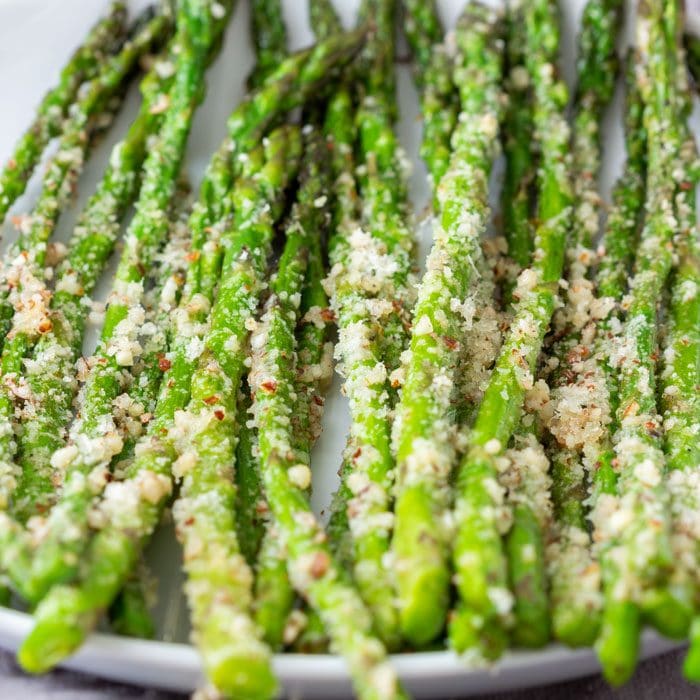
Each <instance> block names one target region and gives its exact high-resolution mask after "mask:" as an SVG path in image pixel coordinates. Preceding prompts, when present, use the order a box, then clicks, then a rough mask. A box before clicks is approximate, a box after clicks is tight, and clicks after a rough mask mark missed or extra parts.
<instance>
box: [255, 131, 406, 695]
mask: <svg viewBox="0 0 700 700" xmlns="http://www.w3.org/2000/svg"><path fill="white" fill-rule="evenodd" d="M312 147H313V148H314V155H313V156H311V157H310V158H309V161H308V164H309V168H310V169H309V170H308V171H306V174H305V176H304V182H305V183H306V187H305V186H304V185H302V191H304V189H307V188H308V190H307V191H309V192H312V191H314V189H315V188H316V187H318V185H317V184H315V180H316V178H317V177H318V176H317V168H318V167H319V164H320V162H321V158H322V156H321V150H322V149H323V146H322V145H321V144H319V143H317V144H316V145H314V146H312ZM316 154H317V155H316ZM313 206H314V203H313V200H311V201H308V200H301V199H300V201H299V202H298V205H297V206H296V211H295V212H294V213H293V220H294V219H295V218H298V219H303V218H305V216H306V214H305V213H304V210H307V211H308V208H309V207H313ZM312 235H313V232H311V231H309V230H307V229H305V228H303V227H301V226H294V225H292V226H290V227H288V228H287V244H286V246H285V250H284V253H283V255H282V258H281V260H280V265H279V269H278V273H277V275H276V276H275V277H274V278H273V281H272V282H271V296H270V299H269V300H268V302H267V304H266V307H265V313H264V315H263V317H262V319H261V321H260V322H259V324H258V326H257V328H256V330H255V332H254V334H253V336H252V339H251V347H252V350H253V364H252V368H251V374H250V377H249V381H250V384H251V390H252V391H253V395H254V401H253V415H254V418H255V422H256V425H257V428H258V439H259V448H260V464H261V469H262V475H263V481H264V484H265V488H266V492H267V497H268V500H269V504H270V509H271V511H272V514H273V516H274V518H275V522H276V523H277V526H278V527H279V530H280V534H281V540H282V542H283V543H284V544H285V545H286V548H287V552H288V556H289V562H288V567H289V572H290V577H291V580H292V582H293V584H294V586H295V588H296V589H297V590H298V591H299V592H300V593H302V595H304V596H305V597H306V598H307V599H308V600H309V602H310V604H311V605H312V607H313V608H314V609H315V610H316V611H317V612H318V613H319V615H320V617H321V619H322V621H323V622H324V624H325V626H326V629H327V631H328V633H329V636H330V638H331V640H332V644H333V646H334V648H335V649H336V650H337V651H338V652H339V653H341V654H342V655H343V656H344V657H345V658H346V660H347V662H348V666H349V668H350V672H351V675H352V677H353V680H354V682H355V688H356V692H357V693H358V696H359V697H362V698H390V697H403V693H402V691H401V690H400V689H399V687H398V682H397V680H396V677H395V675H394V673H393V671H392V670H391V667H390V666H389V665H388V663H387V661H386V655H385V652H384V649H383V647H382V645H381V643H380V642H379V641H378V639H377V638H376V637H374V636H373V634H372V631H371V620H370V616H369V614H368V612H367V610H366V609H365V608H364V606H363V604H362V602H361V600H360V598H359V596H358V595H357V594H356V593H355V591H354V590H353V588H352V587H350V586H349V585H348V584H347V583H346V582H345V577H344V576H343V574H342V573H341V571H340V570H339V569H338V566H337V564H336V562H335V561H334V560H333V558H332V555H331V552H330V548H329V546H328V544H327V542H326V539H325V537H324V536H323V530H322V528H321V526H320V524H319V523H318V522H317V521H316V519H315V518H314V516H313V513H312V511H311V506H310V504H309V499H308V495H307V494H306V492H305V490H306V488H307V486H308V483H309V480H310V476H311V474H310V469H309V454H308V450H302V449H299V448H298V446H297V444H296V440H295V438H294V430H293V424H292V422H291V420H290V418H291V415H292V413H293V411H294V405H295V393H296V383H295V337H294V327H295V325H296V320H297V319H298V316H299V310H298V306H297V303H296V302H295V299H297V298H298V294H299V293H300V292H301V291H302V288H303V279H304V272H305V267H306V262H307V256H308V251H309V248H310V246H311V236H312Z"/></svg>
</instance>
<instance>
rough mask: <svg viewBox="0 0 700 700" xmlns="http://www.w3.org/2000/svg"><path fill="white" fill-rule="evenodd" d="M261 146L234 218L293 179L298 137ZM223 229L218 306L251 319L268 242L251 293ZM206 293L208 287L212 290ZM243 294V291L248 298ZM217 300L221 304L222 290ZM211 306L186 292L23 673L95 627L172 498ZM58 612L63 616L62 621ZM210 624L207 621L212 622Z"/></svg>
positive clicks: (288, 133) (241, 253)
mask: <svg viewBox="0 0 700 700" xmlns="http://www.w3.org/2000/svg"><path fill="white" fill-rule="evenodd" d="M266 144H267V145H266V146H265V155H266V160H267V161H268V165H267V166H265V168H264V170H263V171H262V172H261V173H259V174H257V176H256V177H257V181H256V180H255V179H252V180H251V181H250V182H249V183H248V179H246V181H245V182H246V183H248V184H247V185H246V187H245V189H244V188H243V187H241V190H240V194H239V196H240V199H241V201H240V202H239V203H240V205H241V211H240V214H239V216H242V215H244V214H246V213H247V214H251V212H250V208H251V206H252V205H254V204H255V203H256V202H257V201H258V200H257V198H256V196H254V194H255V193H256V192H257V191H258V190H257V189H256V187H255V185H259V186H260V187H261V188H262V190H263V192H265V193H266V196H267V197H270V198H272V197H273V196H274V193H275V192H276V191H277V190H278V189H279V188H280V187H282V186H283V184H284V183H285V182H286V181H287V179H289V178H293V177H294V171H295V163H296V162H297V160H298V157H299V150H300V140H299V135H298V132H297V131H296V130H294V129H290V128H285V129H282V130H279V131H277V132H273V134H271V135H270V138H269V141H266ZM261 160H262V156H261V154H260V153H258V149H256V150H254V151H252V152H251V153H250V154H249V158H248V159H247V160H246V162H245V164H243V167H244V174H247V175H249V176H250V178H253V176H254V175H256V173H257V169H258V168H259V163H260V161H261ZM280 178H282V179H281V180H280ZM242 184H243V183H242ZM204 191H206V190H204ZM200 201H201V200H200ZM246 202H247V204H246ZM226 230H227V231H228V232H229V233H230V235H231V236H232V238H231V240H230V241H228V245H227V246H226V248H227V256H226V261H225V263H224V274H223V275H222V279H226V280H227V289H228V290H229V293H228V295H227V299H226V301H225V302H222V304H221V307H220V313H221V312H222V311H223V310H224V309H225V308H226V306H227V305H228V297H230V296H231V294H232V293H233V292H234V291H236V290H237V291H238V292H240V293H243V297H242V298H241V299H240V300H238V301H239V302H240V304H239V306H237V307H235V308H234V307H230V312H231V313H232V314H235V315H236V316H238V315H246V314H249V313H252V312H253V311H254V309H255V307H256V306H257V303H256V300H257V294H258V290H259V289H260V287H261V286H262V283H263V276H264V273H265V270H266V265H264V264H263V262H264V261H265V258H266V257H267V252H269V248H265V246H269V245H270V243H269V242H264V241H261V246H262V248H264V249H263V250H260V249H259V248H256V247H255V246H253V247H252V252H253V253H255V252H257V253H258V254H257V255H256V256H254V257H253V258H251V259H252V260H254V261H255V262H256V265H258V269H257V270H256V271H255V272H256V275H257V282H256V284H255V285H253V286H252V287H247V284H248V283H249V279H248V276H247V274H246V275H245V276H244V275H243V273H245V272H246V270H245V268H244V269H243V270H241V271H239V273H238V274H232V273H233V272H234V271H235V270H236V269H237V268H236V265H237V264H238V260H239V258H243V259H244V260H243V261H244V262H245V259H246V258H248V255H249V250H247V249H246V245H249V244H250V241H249V238H248V231H247V230H243V231H240V232H239V231H238V230H237V229H229V228H227V229H226ZM253 243H255V239H254V240H253ZM266 251H267V252H266ZM195 257H196V256H195ZM210 288H212V289H213V286H212V287H210ZM246 289H248V290H249V292H248V294H247V295H246ZM219 294H220V298H222V299H223V298H224V297H223V296H222V294H223V289H222V290H221V291H220V292H219ZM209 303H210V299H208V298H207V297H206V296H204V295H203V294H201V293H199V292H197V289H196V288H194V289H193V288H192V287H190V288H188V287H187V285H186V286H185V290H184V292H183V300H182V301H181V304H180V308H179V309H178V312H177V313H176V315H175V318H174V331H173V333H174V337H173V339H172V341H171V348H172V349H171V352H170V353H169V354H168V356H167V359H168V361H169V362H170V367H169V368H168V369H167V371H166V373H165V375H164V378H163V382H162V383H161V390H160V396H159V399H158V402H157V404H156V411H155V415H154V417H153V419H152V420H151V422H150V423H149V426H148V432H147V435H146V436H145V437H144V438H142V439H141V440H140V441H139V443H138V445H137V449H136V450H135V453H136V458H135V460H134V462H133V463H132V464H131V465H130V466H129V468H128V470H127V473H126V477H125V479H124V481H122V482H119V483H112V484H110V485H109V487H108V488H107V490H106V492H105V494H104V498H103V500H102V502H101V504H100V506H99V510H100V511H101V512H102V513H103V514H104V515H105V518H106V522H105V523H104V526H103V527H102V528H101V529H100V530H99V532H98V533H97V534H96V535H95V536H94V538H93V539H92V540H91V542H90V544H89V549H88V551H87V553H86V559H85V562H84V565H83V567H82V570H81V573H80V576H79V577H78V579H77V581H76V582H75V583H74V584H73V585H65V586H55V587H54V588H53V589H52V590H51V591H50V592H49V593H48V595H47V596H46V598H44V600H43V601H42V603H41V604H40V606H39V607H38V608H37V618H36V619H37V625H36V628H35V629H34V630H33V631H32V633H31V634H30V636H29V637H28V638H27V640H26V643H25V645H24V646H23V650H22V651H21V652H20V660H21V663H22V664H23V665H25V666H26V667H27V668H30V669H32V670H37V671H38V670H41V669H44V668H47V667H50V666H51V665H53V664H56V663H58V662H59V661H60V660H61V659H62V658H65V656H67V655H68V654H70V653H71V652H72V651H74V650H75V649H76V648H77V647H78V646H79V645H80V644H81V643H82V641H83V640H84V639H85V637H86V636H87V634H88V633H89V632H90V631H91V630H92V629H93V628H94V626H95V623H96V621H97V619H98V616H99V614H100V612H101V611H102V610H104V609H105V608H106V607H107V606H108V605H109V604H110V603H111V602H112V600H113V599H114V597H115V596H116V595H117V593H118V592H119V590H120V588H121V587H122V586H123V585H124V583H125V582H126V580H127V578H128V575H129V572H130V571H131V570H132V568H133V566H134V565H135V563H136V561H137V560H138V557H139V554H140V552H141V550H142V548H143V545H144V544H145V542H147V540H148V538H149V536H150V535H151V533H152V532H153V530H154V529H155V527H156V525H157V523H158V520H159V519H160V514H161V512H162V509H163V507H164V505H165V502H166V500H167V498H168V497H169V495H170V493H171V492H172V478H173V477H172V473H171V469H173V468H174V467H173V462H174V461H175V460H176V459H177V456H178V455H177V452H176V450H175V445H174V444H173V439H172V438H173V435H172V429H173V426H174V421H175V416H176V415H177V414H178V411H181V410H182V409H184V408H185V407H186V406H187V404H188V402H189V400H190V385H191V382H192V376H193V373H194V371H195V368H196V367H197V365H198V354H199V352H200V351H201V348H202V346H203V340H204V335H205V333H206V331H207V326H206V324H202V323H201V322H199V314H200V313H201V310H202V308H205V309H206V308H208V306H209ZM251 309H252V310H251ZM224 340H225V339H224ZM245 340H246V335H245V334H243V335H242V336H241V337H240V338H239V339H238V347H239V349H238V352H239V353H241V354H242V353H243V352H244V342H245ZM234 345H236V344H235V343H234V341H231V343H230V346H231V348H233V347H234ZM241 361H242V359H241ZM185 462H186V460H185ZM183 463H184V462H183ZM132 497H133V508H131V509H130V511H129V513H128V514H127V517H124V518H123V517H121V515H122V513H121V511H122V506H123V501H124V498H128V499H130V501H129V502H131V499H132ZM57 611H62V614H61V616H59V617H55V613H56V612H57ZM63 612H65V613H66V615H65V616H64V615H63ZM215 622H216V621H215V620H213V621H212V624H215Z"/></svg>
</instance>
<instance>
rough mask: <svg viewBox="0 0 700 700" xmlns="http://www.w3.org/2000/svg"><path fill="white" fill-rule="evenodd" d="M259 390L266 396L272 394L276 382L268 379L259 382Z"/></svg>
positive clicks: (275, 387) (275, 388)
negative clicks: (264, 392) (265, 393)
mask: <svg viewBox="0 0 700 700" xmlns="http://www.w3.org/2000/svg"><path fill="white" fill-rule="evenodd" d="M260 388H261V389H262V390H263V391H266V392H267V393H268V394H274V393H275V392H276V391H277V382H276V381H275V380H274V379H268V380H266V381H264V382H261V384H260Z"/></svg>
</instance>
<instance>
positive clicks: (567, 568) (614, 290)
mask: <svg viewBox="0 0 700 700" xmlns="http://www.w3.org/2000/svg"><path fill="white" fill-rule="evenodd" d="M642 108H643V107H642V102H641V97H640V95H639V91H638V89H637V87H636V82H635V76H634V61H633V60H629V61H628V70H627V109H626V114H627V117H626V146H627V154H628V155H627V163H626V166H625V171H624V173H623V174H622V176H621V177H620V179H619V180H618V182H617V184H616V186H615V189H614V192H613V206H612V209H611V210H610V212H609V215H608V220H607V223H606V227H605V230H604V233H603V238H602V244H601V246H600V250H601V255H602V258H601V261H600V265H599V267H598V270H597V273H596V275H595V278H594V281H595V283H596V285H597V295H598V299H599V300H602V302H603V303H604V304H605V305H606V308H607V309H608V315H607V316H605V317H604V318H601V319H600V320H598V321H597V324H596V326H597V329H596V338H595V342H594V346H593V350H594V353H593V355H592V358H593V360H594V362H595V365H593V366H591V367H590V370H591V371H590V377H589V379H590V378H591V377H595V378H596V383H595V385H593V386H595V387H597V388H598V389H599V390H600V391H601V392H602V393H601V394H600V395H599V396H598V397H596V399H595V401H597V402H598V404H599V405H607V406H608V409H607V413H608V415H609V420H610V424H609V425H608V426H607V428H606V429H605V430H603V431H598V434H597V435H591V436H590V439H589V440H588V445H587V446H586V448H585V458H586V462H587V463H588V465H594V468H593V469H591V468H590V466H589V468H588V472H589V473H588V477H589V479H590V482H591V513H590V514H589V517H590V518H591V519H592V520H594V521H595V520H596V519H597V517H596V510H597V509H598V508H600V507H604V504H605V502H606V499H607V497H608V496H610V495H614V493H615V489H616V478H617V477H616V474H615V471H614V469H613V459H614V452H613V448H612V441H611V438H610V434H611V432H614V425H615V422H616V419H615V412H616V406H617V372H616V371H615V368H614V367H613V366H612V364H611V362H610V348H611V346H612V345H613V344H614V343H616V342H617V336H618V333H619V329H620V328H621V320H622V316H623V312H622V302H623V295H624V293H625V292H626V291H627V281H628V274H629V273H628V270H629V268H630V266H631V263H632V260H633V258H634V250H635V247H636V240H637V238H638V235H637V234H638V229H639V224H640V215H641V212H642V208H643V205H644V173H645V159H646V149H645V145H646V141H645V136H644V130H643V125H642ZM581 359H583V358H581ZM586 384H587V385H591V383H590V382H589V381H588V380H587V381H586ZM589 398H590V397H589ZM550 408H551V406H550ZM564 423H565V422H564ZM557 468H559V469H560V472H559V474H558V477H557V479H556V480H555V483H556V485H557V488H559V489H560V492H561V493H560V494H558V495H556V496H555V499H554V500H555V502H556V503H558V504H559V512H558V520H559V521H560V522H561V523H566V522H568V523H569V525H570V526H568V527H565V528H562V529H561V530H560V538H559V540H558V541H555V542H553V543H552V544H551V547H552V549H551V550H550V553H549V557H548V559H549V565H550V567H551V568H552V571H551V578H552V580H553V581H556V582H557V583H556V585H555V587H554V588H553V590H552V594H551V595H552V598H553V623H554V630H555V635H556V636H557V637H558V638H559V639H561V640H563V641H566V642H567V643H568V644H571V645H576V646H578V645H585V644H590V643H591V641H592V640H593V638H594V637H595V635H596V633H597V630H598V627H599V623H600V608H601V605H602V599H601V594H600V567H599V565H598V564H597V562H595V561H592V560H591V552H590V541H589V537H588V534H587V530H588V526H587V524H585V523H584V526H582V524H581V518H582V508H581V505H580V501H579V500H578V499H579V498H580V497H581V489H582V483H583V479H584V477H583V475H582V474H581V473H580V471H581V469H582V464H581V463H580V461H579V460H576V461H574V463H573V467H572V468H571V469H569V465H568V464H567V462H566V460H565V459H563V460H560V461H559V462H558V463H557ZM570 486H571V488H570V491H569V492H568V493H567V490H568V489H569V487H570ZM597 539H598V536H597V535H596V534H595V533H594V543H595V546H594V548H593V555H594V558H598V557H599V556H600V555H601V551H602V549H604V548H603V547H601V546H600V545H599V544H598V542H597ZM562 545H563V546H562ZM564 552H566V553H567V557H564V556H563V553H564ZM565 600H569V601H572V600H575V601H576V603H575V604H573V605H572V606H571V607H567V606H566V605H563V604H562V603H561V601H565Z"/></svg>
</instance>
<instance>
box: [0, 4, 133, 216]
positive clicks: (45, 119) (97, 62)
mask: <svg viewBox="0 0 700 700" xmlns="http://www.w3.org/2000/svg"><path fill="white" fill-rule="evenodd" d="M125 20H126V8H125V6H124V3H123V2H114V3H112V5H111V7H110V9H109V13H108V14H107V15H106V16H105V17H103V18H102V19H100V20H99V21H98V22H97V23H96V24H95V25H94V26H93V27H92V28H91V29H90V31H89V33H88V35H87V36H86V37H85V39H84V41H83V43H82V44H81V46H79V47H78V49H76V50H75V52H74V53H73V55H72V56H71V57H70V59H69V60H68V62H67V63H66V65H65V66H64V67H63V68H62V70H61V74H60V77H59V82H58V85H56V87H54V88H52V89H51V90H49V92H47V93H46V95H44V97H43V99H42V101H41V104H40V105H39V107H38V108H37V111H36V116H35V117H34V121H33V123H32V125H31V126H30V127H29V128H28V129H27V131H26V132H25V133H24V134H23V135H22V136H21V138H20V140H19V141H18V143H17V145H16V146H15V149H14V152H13V154H12V156H11V157H10V159H9V160H8V162H7V164H6V165H5V168H4V169H3V171H2V172H1V173H0V223H1V222H2V221H3V220H4V218H5V214H7V210H8V209H9V208H10V207H11V206H12V204H13V202H14V201H15V200H16V199H17V198H18V197H19V196H20V195H21V194H22V193H23V192H24V188H25V187H26V185H27V181H28V180H29V178H30V176H31V174H32V172H33V171H34V168H35V167H36V165H37V163H38V161H39V159H40V158H41V154H42V153H43V151H44V149H45V148H46V145H47V144H48V142H49V140H50V139H52V138H53V137H55V136H58V135H59V134H60V133H61V130H62V128H63V120H64V119H65V118H66V116H67V115H68V111H69V108H70V106H71V104H72V103H73V102H75V101H76V98H77V97H78V89H79V88H80V86H81V84H82V83H84V82H85V81H86V80H90V79H91V78H93V77H94V76H95V74H96V73H97V72H99V70H100V69H101V67H102V66H103V65H104V64H105V63H106V62H107V61H108V59H109V55H110V54H111V53H113V52H114V51H115V50H116V49H117V48H118V47H119V45H120V44H121V42H122V41H123V39H124V35H125V33H126V32H125V29H126V27H125Z"/></svg>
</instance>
